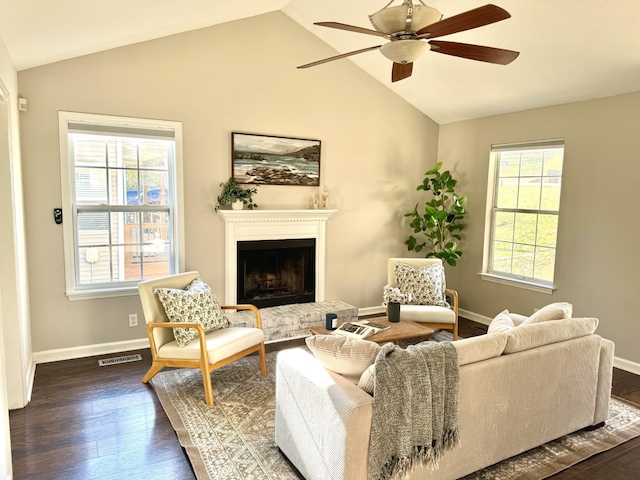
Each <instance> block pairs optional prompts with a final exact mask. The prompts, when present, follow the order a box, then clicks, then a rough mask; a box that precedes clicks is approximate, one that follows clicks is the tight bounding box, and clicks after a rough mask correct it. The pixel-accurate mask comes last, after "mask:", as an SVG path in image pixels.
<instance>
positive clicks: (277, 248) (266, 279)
mask: <svg viewBox="0 0 640 480" xmlns="http://www.w3.org/2000/svg"><path fill="white" fill-rule="evenodd" d="M237 245H238V290H237V291H238V303H239V304H242V303H250V304H253V305H255V306H256V307H258V308H263V307H273V306H277V305H288V304H292V303H307V302H314V301H315V291H316V286H315V279H316V271H315V258H316V253H315V252H316V241H315V239H313V238H306V239H291V240H260V241H247V242H238V244H237Z"/></svg>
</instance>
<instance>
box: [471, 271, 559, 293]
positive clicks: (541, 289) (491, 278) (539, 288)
mask: <svg viewBox="0 0 640 480" xmlns="http://www.w3.org/2000/svg"><path fill="white" fill-rule="evenodd" d="M478 275H480V277H481V278H482V280H486V281H487V282H494V283H499V284H501V285H509V286H511V287H516V288H524V289H526V290H532V291H534V292H538V293H546V294H547V295H551V294H552V293H553V292H554V290H555V288H554V287H553V285H544V284H541V283H533V282H528V281H525V280H518V279H516V278H509V277H501V276H499V275H495V274H491V273H479V274H478Z"/></svg>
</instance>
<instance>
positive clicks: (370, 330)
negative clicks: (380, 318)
mask: <svg viewBox="0 0 640 480" xmlns="http://www.w3.org/2000/svg"><path fill="white" fill-rule="evenodd" d="M388 328H390V327H389V325H382V324H380V323H375V322H370V321H369V320H359V321H355V322H345V323H343V324H342V325H340V326H339V327H338V328H336V329H335V330H333V331H332V332H331V333H333V334H334V335H342V336H345V337H352V338H367V337H370V336H371V335H375V334H376V333H378V332H382V331H383V330H386V329H388Z"/></svg>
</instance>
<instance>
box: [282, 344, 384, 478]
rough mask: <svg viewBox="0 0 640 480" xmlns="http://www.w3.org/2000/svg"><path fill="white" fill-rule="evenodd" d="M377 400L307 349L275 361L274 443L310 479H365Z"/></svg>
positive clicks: (288, 353) (284, 355) (286, 354)
mask: <svg viewBox="0 0 640 480" xmlns="http://www.w3.org/2000/svg"><path fill="white" fill-rule="evenodd" d="M372 411H373V398H372V397H371V396H369V394H367V393H366V392H364V391H363V390H362V389H360V388H358V387H357V386H356V385H354V384H352V383H351V382H349V381H348V380H346V379H344V378H343V377H341V376H340V375H338V374H335V373H333V372H330V371H328V370H327V369H325V368H324V367H323V366H322V364H321V363H320V362H319V361H318V360H317V359H316V358H315V357H314V356H313V355H312V354H311V353H310V352H309V351H308V350H307V349H306V348H304V347H301V348H295V349H289V350H283V351H281V352H279V353H278V361H277V363H276V420H275V440H276V444H277V445H278V447H280V449H281V450H282V452H283V453H284V454H285V455H286V456H287V457H288V458H289V460H290V461H291V463H293V464H294V465H295V467H296V468H297V469H298V470H299V471H300V473H302V475H303V476H304V477H305V478H306V479H307V480H320V479H331V480H342V479H344V480H366V478H367V462H368V455H369V435H370V431H371V414H372Z"/></svg>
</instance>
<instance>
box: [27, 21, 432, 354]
mask: <svg viewBox="0 0 640 480" xmlns="http://www.w3.org/2000/svg"><path fill="white" fill-rule="evenodd" d="M239 33H241V34H239ZM330 55H335V51H334V50H332V49H331V48H329V47H328V46H327V45H326V44H324V43H323V42H321V41H320V40H318V39H317V38H316V37H315V36H313V35H312V34H310V33H309V32H307V31H306V30H304V29H303V28H302V27H300V26H299V25H298V24H296V23H295V22H293V21H292V20H290V19H289V18H288V17H287V16H286V15H284V14H282V13H280V12H276V13H270V14H266V15H262V16H259V17H253V18H249V19H245V20H241V21H237V22H232V23H228V24H224V25H219V26H215V27H211V28H207V29H202V30H198V31H194V32H189V33H185V34H180V35H176V36H172V37H167V38H163V39H158V40H154V41H151V42H146V43H141V44H137V45H132V46H127V47H123V48H119V49H115V50H111V51H107V52H102V53H99V54H94V55H89V56H85V57H79V58H76V59H72V60H68V61H64V62H59V63H55V64H51V65H47V66H43V67H38V68H33V69H29V70H25V71H22V72H19V75H18V80H19V85H20V93H21V94H22V95H23V96H24V97H26V98H27V99H28V101H29V111H28V112H27V113H25V114H22V117H21V122H22V126H21V127H22V149H23V162H24V174H25V178H26V179H27V181H26V183H25V192H26V218H27V237H28V238H27V240H28V255H29V273H30V286H31V298H32V299H34V300H33V301H32V306H31V317H32V329H33V349H34V351H35V352H42V351H47V350H51V349H64V348H73V347H78V346H83V345H92V344H99V343H105V342H120V341H125V340H132V339H138V338H144V337H145V332H144V327H143V326H142V325H140V326H139V327H137V328H129V327H128V321H127V315H128V314H129V313H136V312H137V313H139V314H140V315H142V311H141V307H140V302H139V300H138V298H137V296H132V297H125V298H114V299H101V300H85V301H74V302H70V301H69V300H68V299H67V297H66V296H65V294H64V289H65V287H64V264H63V246H62V228H61V227H60V226H58V225H56V224H55V223H54V222H53V218H52V209H53V208H54V207H59V206H60V204H61V193H60V166H59V165H60V161H59V147H58V124H57V112H58V110H68V111H78V112H88V113H102V114H113V115H123V116H135V117H146V118H160V119H167V120H176V121H181V122H183V135H184V186H185V192H184V206H185V228H186V231H185V234H186V268H187V269H198V270H200V271H201V273H202V275H203V277H204V279H205V280H206V281H207V282H209V283H210V284H211V285H212V286H213V288H214V290H215V291H216V292H218V293H219V294H220V296H221V297H223V296H224V292H223V288H224V287H223V286H224V282H223V267H224V265H223V254H224V252H223V241H224V230H223V228H224V225H223V222H222V220H221V219H220V218H219V216H218V215H217V214H216V213H214V211H213V205H214V202H215V197H216V195H217V194H218V192H219V187H218V185H219V184H220V182H222V181H225V180H226V179H227V178H228V177H229V175H230V162H231V161H230V137H231V132H232V131H241V132H251V133H263V134H273V135H285V136H297V137H305V138H317V139H320V140H321V141H322V159H321V162H322V164H321V175H322V178H321V183H322V184H323V185H327V186H328V187H329V188H330V203H331V205H330V206H331V208H337V209H338V213H337V214H335V215H333V216H332V217H331V219H330V220H329V223H328V250H327V264H328V265H327V286H326V298H327V299H333V298H340V299H342V300H345V301H347V302H349V303H351V304H353V305H356V306H358V307H361V308H362V307H372V306H379V305H380V303H381V300H382V298H381V297H382V287H383V285H384V284H385V283H386V259H387V257H389V256H398V255H401V254H402V253H403V252H404V251H405V249H404V244H403V241H404V238H405V236H406V233H407V232H406V230H404V229H403V228H402V223H403V217H402V214H403V213H404V212H405V211H406V210H408V209H409V208H411V206H412V205H413V204H414V203H415V201H416V195H417V194H416V192H415V186H416V185H417V184H418V182H419V181H420V180H421V178H422V174H423V173H424V172H425V171H426V170H427V169H428V168H429V167H430V166H432V165H433V164H434V163H435V160H436V154H437V142H438V126H437V124H435V123H434V122H433V121H431V120H430V119H429V118H428V117H426V116H425V115H423V114H422V113H420V112H418V111H417V110H416V109H414V108H413V107H411V106H410V105H408V104H407V103H406V102H405V101H404V100H402V99H401V98H400V97H398V96H396V95H395V94H394V93H392V92H390V91H389V90H388V89H387V88H385V87H384V86H383V85H381V84H380V83H379V82H377V81H376V80H373V79H372V78H371V77H370V76H368V75H366V74H365V73H363V72H362V71H361V70H359V69H358V68H357V67H355V66H354V65H353V64H352V63H351V62H349V61H348V60H344V61H340V62H334V63H332V64H329V65H324V66H320V67H317V68H314V69H309V70H297V69H296V68H295V67H296V65H300V64H303V63H307V62H309V61H312V60H315V59H320V58H323V57H326V56H330ZM315 193H316V190H315V189H314V188H309V187H283V186H263V187H260V188H259V193H258V195H257V197H256V201H257V203H258V205H260V208H306V207H309V206H310V200H311V197H312V195H313V194H315ZM65 213H66V214H67V216H66V219H67V221H68V218H69V215H68V212H65Z"/></svg>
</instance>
